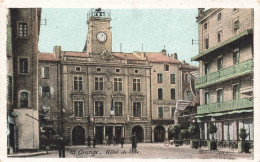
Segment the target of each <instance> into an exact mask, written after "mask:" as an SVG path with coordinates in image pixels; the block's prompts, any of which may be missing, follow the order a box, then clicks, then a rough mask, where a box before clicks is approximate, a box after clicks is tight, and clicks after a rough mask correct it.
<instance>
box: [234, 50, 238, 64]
mask: <svg viewBox="0 0 260 162" xmlns="http://www.w3.org/2000/svg"><path fill="white" fill-rule="evenodd" d="M238 63H239V49H236V50H234V52H233V64H234V65H235V64H238Z"/></svg>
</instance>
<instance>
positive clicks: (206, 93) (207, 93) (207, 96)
mask: <svg viewBox="0 0 260 162" xmlns="http://www.w3.org/2000/svg"><path fill="white" fill-rule="evenodd" d="M209 99H210V98H209V92H205V105H207V104H209V103H210V100H209Z"/></svg>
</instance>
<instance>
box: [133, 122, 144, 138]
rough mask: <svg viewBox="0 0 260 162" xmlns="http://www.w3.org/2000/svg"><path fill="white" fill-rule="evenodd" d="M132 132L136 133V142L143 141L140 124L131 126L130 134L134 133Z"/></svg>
mask: <svg viewBox="0 0 260 162" xmlns="http://www.w3.org/2000/svg"><path fill="white" fill-rule="evenodd" d="M134 134H135V135H136V137H137V141H138V142H143V139H144V137H143V134H144V133H143V128H142V127H141V126H135V127H133V129H132V135H134Z"/></svg>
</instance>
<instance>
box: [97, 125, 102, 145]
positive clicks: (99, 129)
mask: <svg viewBox="0 0 260 162" xmlns="http://www.w3.org/2000/svg"><path fill="white" fill-rule="evenodd" d="M103 128H104V127H102V126H97V127H96V139H97V144H103V139H104V137H103Z"/></svg>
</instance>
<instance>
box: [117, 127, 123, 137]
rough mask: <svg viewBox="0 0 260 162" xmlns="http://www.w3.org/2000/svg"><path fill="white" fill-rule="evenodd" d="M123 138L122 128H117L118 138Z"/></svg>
mask: <svg viewBox="0 0 260 162" xmlns="http://www.w3.org/2000/svg"><path fill="white" fill-rule="evenodd" d="M121 136H122V127H121V126H118V127H116V137H117V138H120V137H121Z"/></svg>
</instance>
